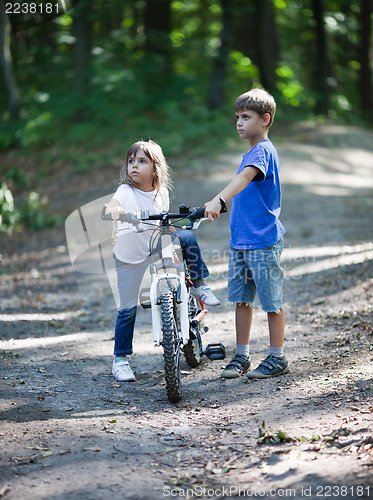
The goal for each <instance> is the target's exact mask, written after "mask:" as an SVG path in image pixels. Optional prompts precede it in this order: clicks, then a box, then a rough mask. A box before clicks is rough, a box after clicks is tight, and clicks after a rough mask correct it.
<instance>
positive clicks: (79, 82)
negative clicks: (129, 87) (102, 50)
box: [73, 0, 94, 97]
mask: <svg viewBox="0 0 373 500" xmlns="http://www.w3.org/2000/svg"><path fill="white" fill-rule="evenodd" d="M93 3H94V2H93V1H92V0H80V1H79V3H78V4H77V5H76V7H75V8H74V10H73V20H74V22H73V33H74V36H75V38H76V41H75V47H74V86H75V92H76V94H77V96H78V97H81V96H83V95H86V94H87V92H88V90H89V63H90V60H91V49H92V22H93Z"/></svg>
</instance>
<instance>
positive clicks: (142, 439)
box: [0, 127, 373, 500]
mask: <svg viewBox="0 0 373 500" xmlns="http://www.w3.org/2000/svg"><path fill="white" fill-rule="evenodd" d="M305 139H306V140H305V142H304V144H301V145H300V144H296V145H292V144H288V143H285V142H282V143H281V142H279V143H278V149H279V153H280V158H281V165H282V171H281V175H282V182H283V198H284V207H283V215H282V221H283V223H284V225H285V226H286V228H287V237H286V249H285V251H284V258H283V265H284V268H285V272H286V280H285V296H286V302H287V305H288V310H287V326H286V355H287V357H288V359H289V361H290V363H291V372H290V373H289V374H288V375H286V376H283V377H279V378H277V379H273V380H265V381H258V380H254V381H248V380H247V379H246V378H245V377H242V378H239V379H235V380H230V381H225V380H221V379H220V372H221V369H222V367H223V365H224V363H223V362H221V361H215V362H210V361H208V360H204V361H203V363H202V365H201V366H200V367H199V368H197V369H195V370H192V369H190V368H189V367H188V366H187V365H186V363H185V362H183V365H182V384H183V392H184V397H183V400H182V401H181V402H180V403H179V404H176V405H172V404H170V403H169V402H168V400H167V397H166V392H165V387H164V382H163V373H162V361H163V360H162V352H161V350H160V348H154V347H153V345H152V340H151V333H150V328H151V325H150V314H149V312H148V311H143V310H140V311H139V316H138V321H137V328H136V334H135V354H134V356H133V359H132V366H133V367H134V369H135V372H136V374H137V378H138V381H137V382H135V383H117V382H116V381H115V380H114V379H113V377H112V375H111V373H110V368H111V366H110V365H111V354H112V348H113V323H114V318H115V307H114V302H113V299H112V296H111V291H110V287H109V284H108V282H107V280H106V278H105V277H103V276H99V275H95V276H93V275H84V274H81V273H78V272H77V271H72V270H71V267H70V263H69V259H68V255H67V251H66V246H65V239H64V233H63V231H62V230H54V231H49V232H44V233H41V234H36V235H35V234H34V235H24V236H22V237H21V236H18V237H17V240H13V242H12V243H10V242H8V243H6V245H5V248H6V251H3V253H2V256H1V264H2V274H1V277H0V296H1V311H0V329H1V330H0V360H1V361H0V363H1V364H0V371H1V375H0V384H1V392H2V398H3V399H2V401H1V403H0V405H1V406H0V409H1V414H0V415H1V417H0V418H1V420H0V437H1V440H0V446H1V460H0V498H2V497H4V498H6V500H19V499H24V498H25V499H26V498H27V499H29V500H31V499H38V500H39V499H48V500H50V499H53V500H60V499H69V500H78V499H84V500H86V499H89V500H98V499H105V500H106V499H108V498H110V499H111V500H119V499H120V500H121V499H136V500H140V499H155V500H158V499H161V498H165V497H187V496H188V495H189V498H194V497H199V498H201V497H204V498H231V497H238V496H239V497H241V498H250V497H253V496H254V497H255V496H267V497H276V498H277V497H286V498H288V497H290V498H299V499H300V498H306V497H308V498H314V499H316V498H324V497H325V498H326V497H332V498H369V497H372V496H373V433H372V415H373V380H372V360H373V352H372V349H373V347H372V340H373V330H372V304H373V264H372V263H373V243H372V219H371V214H372V213H373V210H372V209H373V134H372V133H370V132H367V131H360V130H356V129H351V128H346V129H343V128H330V127H329V128H328V129H326V130H319V131H318V133H317V134H316V133H315V134H313V135H311V136H310V134H307V136H306V137H305ZM242 152H243V150H242ZM240 158H241V152H238V153H237V154H235V155H226V156H225V157H221V158H219V160H218V161H216V162H214V164H213V165H211V164H209V163H208V162H206V164H205V165H204V167H205V169H206V170H207V173H205V174H204V175H202V174H197V173H193V175H191V174H190V173H189V174H180V175H179V176H178V177H177V178H176V180H175V200H176V201H177V202H179V201H181V202H185V201H186V200H189V202H190V204H191V205H192V206H193V205H199V204H201V203H202V202H204V201H207V200H208V199H209V197H211V196H212V195H213V194H215V193H216V192H217V190H218V189H219V187H220V186H223V185H224V184H225V183H226V182H227V180H228V179H229V178H230V176H231V175H232V173H233V172H234V171H235V168H236V166H237V165H238V163H239V161H240ZM113 175H115V174H113ZM110 190H111V186H109V185H104V184H103V185H102V191H99V190H97V191H96V192H95V196H99V195H103V194H106V193H108V192H110ZM63 194H64V193H62V196H61V199H60V200H56V203H61V204H62V203H63V200H62V198H63ZM92 199H94V196H92V192H88V191H87V192H85V193H84V199H79V202H81V203H84V202H88V201H91V200H92ZM76 200H77V198H76V199H75V203H77V201H76ZM176 205H177V203H176V202H175V206H176ZM77 206H78V205H76V204H71V210H73V209H74V208H76V207H77ZM198 238H199V241H200V244H201V247H202V248H203V250H204V256H205V258H206V260H207V261H208V263H209V268H210V271H211V279H210V283H211V284H212V287H213V289H214V290H215V292H216V294H217V295H218V296H219V297H220V299H221V301H222V304H223V305H222V306H221V307H220V308H218V309H216V310H213V309H212V308H211V310H210V311H209V314H208V316H207V319H206V325H207V326H209V328H210V330H209V332H208V333H206V334H205V338H204V344H205V345H206V344H207V343H209V342H216V341H221V342H223V343H224V344H225V345H226V348H227V356H228V357H230V356H231V355H232V353H233V350H234V345H235V342H234V339H235V334H234V308H233V306H232V305H231V304H227V303H226V302H225V299H226V275H227V253H228V238H229V225H228V217H221V218H220V219H219V220H218V221H216V222H214V223H213V224H209V223H204V224H203V225H201V227H200V229H199V231H198ZM15 243H17V244H18V247H19V249H18V251H17V252H15V253H14V245H15ZM12 248H13V251H12ZM254 314H255V315H254V325H253V335H252V344H251V352H252V358H253V361H254V364H257V362H259V361H260V360H261V359H262V358H263V357H264V356H265V354H266V350H267V342H268V333H267V326H266V318H265V315H264V313H263V312H262V311H261V309H260V307H259V306H257V307H256V308H255V313H254ZM279 431H281V432H279ZM259 436H261V437H259ZM203 495H204V496H203Z"/></svg>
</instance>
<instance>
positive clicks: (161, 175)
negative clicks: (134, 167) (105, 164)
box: [120, 139, 172, 196]
mask: <svg viewBox="0 0 373 500" xmlns="http://www.w3.org/2000/svg"><path fill="white" fill-rule="evenodd" d="M139 150H141V151H143V152H144V154H145V156H147V157H148V158H149V160H151V162H152V163H153V165H154V170H155V176H154V179H153V188H154V189H155V190H156V195H155V196H157V194H158V193H159V192H160V189H161V187H164V188H166V189H170V188H171V184H172V183H171V178H170V167H169V166H168V164H167V161H166V158H165V157H164V154H163V151H162V148H161V146H160V145H159V144H157V143H156V142H154V141H152V140H150V139H149V141H138V142H135V143H134V144H132V146H130V148H129V149H128V151H127V157H126V163H125V164H124V165H123V167H122V169H121V171H120V180H121V183H122V184H128V185H129V186H131V187H135V184H134V182H133V180H132V179H131V177H130V176H129V175H128V161H129V159H130V158H132V157H133V156H136V154H137V151H139Z"/></svg>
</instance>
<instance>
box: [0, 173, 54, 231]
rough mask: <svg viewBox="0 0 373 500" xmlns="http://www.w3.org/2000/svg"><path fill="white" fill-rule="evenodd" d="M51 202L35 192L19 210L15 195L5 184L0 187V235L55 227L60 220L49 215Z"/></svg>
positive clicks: (29, 195) (31, 193)
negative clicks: (24, 229)
mask: <svg viewBox="0 0 373 500" xmlns="http://www.w3.org/2000/svg"><path fill="white" fill-rule="evenodd" d="M48 210H49V200H48V198H47V197H46V196H42V197H41V196H40V195H39V194H38V193H36V192H35V191H32V192H30V193H29V194H28V195H27V198H26V201H25V202H24V203H23V204H22V205H21V206H20V207H19V208H18V207H16V205H15V202H14V197H13V193H12V192H11V190H10V189H9V188H8V186H7V184H6V183H5V182H3V183H2V184H1V185H0V233H8V234H11V233H12V232H13V231H18V230H20V229H22V228H26V229H44V228H46V227H50V226H55V225H56V224H57V223H58V222H59V218H58V217H56V216H54V215H50V214H48Z"/></svg>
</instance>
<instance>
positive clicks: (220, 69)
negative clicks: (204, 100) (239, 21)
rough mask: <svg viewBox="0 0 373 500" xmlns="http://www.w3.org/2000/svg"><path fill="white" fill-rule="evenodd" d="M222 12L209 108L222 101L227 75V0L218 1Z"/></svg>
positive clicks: (229, 23)
mask: <svg viewBox="0 0 373 500" xmlns="http://www.w3.org/2000/svg"><path fill="white" fill-rule="evenodd" d="M220 3H221V7H222V12H223V18H222V22H223V27H222V30H221V32H220V47H219V53H218V55H217V57H216V59H215V63H214V67H213V70H212V75H211V84H210V92H209V107H210V108H211V109H215V108H218V107H219V106H221V104H222V103H223V101H224V82H225V77H226V73H227V63H228V55H229V45H230V37H231V9H230V1H229V0H220Z"/></svg>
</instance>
